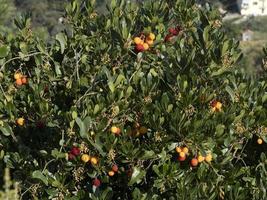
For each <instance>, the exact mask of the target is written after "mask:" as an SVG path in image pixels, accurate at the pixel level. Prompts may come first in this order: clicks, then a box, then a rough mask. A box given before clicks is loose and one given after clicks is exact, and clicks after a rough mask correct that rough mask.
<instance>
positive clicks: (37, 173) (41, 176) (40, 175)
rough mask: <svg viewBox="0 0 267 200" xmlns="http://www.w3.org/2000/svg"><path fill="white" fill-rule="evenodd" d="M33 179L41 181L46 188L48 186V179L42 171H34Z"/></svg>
mask: <svg viewBox="0 0 267 200" xmlns="http://www.w3.org/2000/svg"><path fill="white" fill-rule="evenodd" d="M32 177H33V178H36V179H39V180H41V181H42V182H43V183H44V184H45V185H46V186H47V185H48V178H47V177H46V176H45V175H44V174H43V173H42V172H41V171H40V170H36V171H34V172H33V173H32Z"/></svg>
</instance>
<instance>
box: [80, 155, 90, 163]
mask: <svg viewBox="0 0 267 200" xmlns="http://www.w3.org/2000/svg"><path fill="white" fill-rule="evenodd" d="M81 160H82V161H83V162H85V163H87V162H89V161H90V156H89V155H88V154H83V155H82V157H81Z"/></svg>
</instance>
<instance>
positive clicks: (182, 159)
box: [178, 156, 186, 162]
mask: <svg viewBox="0 0 267 200" xmlns="http://www.w3.org/2000/svg"><path fill="white" fill-rule="evenodd" d="M185 159H186V156H184V157H181V156H179V157H178V160H179V161H181V162H182V161H185Z"/></svg>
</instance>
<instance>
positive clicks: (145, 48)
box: [143, 43, 149, 51]
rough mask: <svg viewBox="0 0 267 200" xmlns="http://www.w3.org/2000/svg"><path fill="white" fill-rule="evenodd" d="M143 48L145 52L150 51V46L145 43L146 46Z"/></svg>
mask: <svg viewBox="0 0 267 200" xmlns="http://www.w3.org/2000/svg"><path fill="white" fill-rule="evenodd" d="M143 47H144V50H145V51H146V50H148V49H149V45H148V44H147V43H144V44H143Z"/></svg>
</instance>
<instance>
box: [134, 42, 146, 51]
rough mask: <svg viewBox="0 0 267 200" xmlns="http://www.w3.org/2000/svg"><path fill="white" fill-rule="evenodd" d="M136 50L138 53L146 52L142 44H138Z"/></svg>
mask: <svg viewBox="0 0 267 200" xmlns="http://www.w3.org/2000/svg"><path fill="white" fill-rule="evenodd" d="M135 50H136V51H137V52H143V51H144V50H145V48H144V46H143V45H142V44H137V45H136V46H135Z"/></svg>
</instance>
